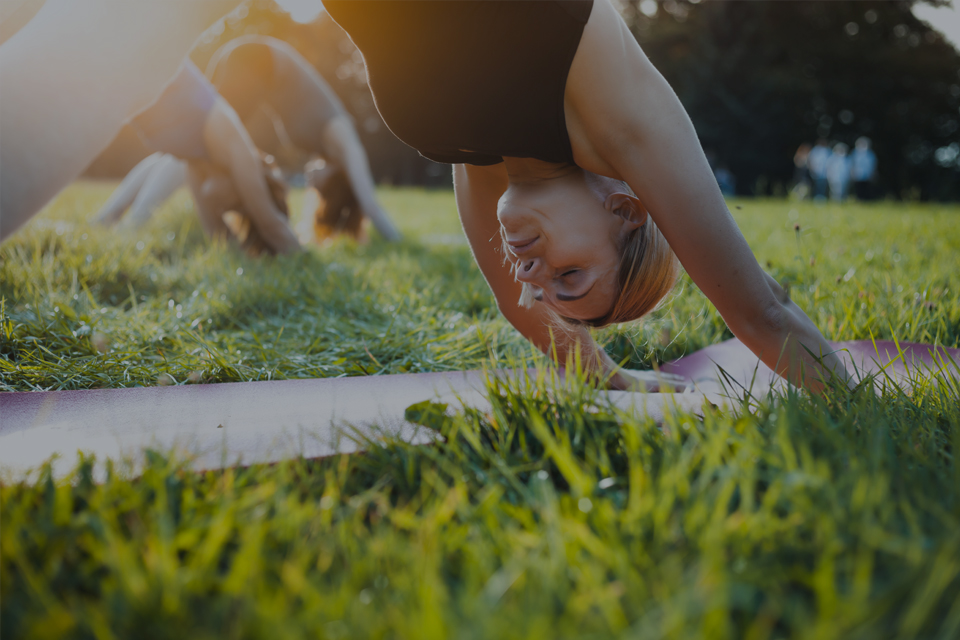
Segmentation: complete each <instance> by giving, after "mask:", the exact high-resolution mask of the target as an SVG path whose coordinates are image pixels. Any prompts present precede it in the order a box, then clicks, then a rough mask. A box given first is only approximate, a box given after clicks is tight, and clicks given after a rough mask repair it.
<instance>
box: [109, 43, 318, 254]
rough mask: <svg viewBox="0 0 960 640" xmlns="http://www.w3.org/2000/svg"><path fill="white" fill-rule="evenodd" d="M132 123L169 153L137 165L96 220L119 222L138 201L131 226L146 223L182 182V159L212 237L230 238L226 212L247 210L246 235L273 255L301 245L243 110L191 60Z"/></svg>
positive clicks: (147, 141)
mask: <svg viewBox="0 0 960 640" xmlns="http://www.w3.org/2000/svg"><path fill="white" fill-rule="evenodd" d="M131 125H132V126H133V128H134V129H135V130H136V131H137V132H138V133H139V134H140V137H141V138H142V139H143V141H144V143H145V144H146V145H147V146H148V147H149V148H151V149H153V150H155V151H157V152H158V153H160V154H166V155H154V156H150V157H148V158H147V159H146V160H144V161H143V162H141V163H140V164H139V165H138V166H137V167H135V168H134V170H133V171H131V172H130V174H128V176H127V178H126V179H125V180H124V182H123V183H122V184H121V186H120V188H119V189H118V190H117V192H116V193H115V194H114V197H111V199H110V200H109V201H108V202H107V203H106V205H105V206H104V208H103V209H102V210H101V212H100V213H99V214H98V215H97V219H98V220H99V221H101V222H106V223H109V222H115V221H117V220H119V219H120V216H122V215H123V212H124V210H125V209H126V208H127V207H128V206H129V205H130V204H131V203H132V204H133V205H135V206H134V211H133V212H132V224H133V225H134V226H137V225H140V224H143V223H144V222H146V219H147V218H148V217H149V215H150V212H151V210H152V208H153V207H155V206H156V205H157V204H159V202H162V199H165V197H166V196H169V194H170V192H171V190H172V189H173V188H176V183H177V180H178V179H181V180H182V176H183V170H182V167H180V166H178V163H177V162H176V161H175V160H176V159H178V160H181V161H183V162H185V163H186V165H187V171H186V177H187V180H188V182H189V183H190V186H191V189H192V191H193V194H194V200H195V201H196V204H197V211H198V213H199V214H200V220H201V223H202V225H203V228H204V231H205V232H206V233H207V234H208V235H210V236H212V237H226V236H228V235H230V231H231V230H230V229H229V227H228V224H227V221H226V220H225V219H224V213H226V212H227V211H231V210H232V211H243V215H244V218H245V219H248V220H249V223H250V225H249V228H248V230H247V234H246V235H251V234H253V235H256V236H258V237H259V238H261V239H262V244H263V245H264V247H265V248H266V249H267V250H268V251H271V252H275V253H285V252H290V251H294V250H296V249H298V248H299V246H300V244H299V242H298V240H297V238H296V236H295V235H294V233H293V230H292V229H291V228H290V225H289V223H288V218H287V215H286V208H285V205H281V203H280V202H278V200H277V199H276V198H275V197H274V192H275V189H274V190H273V191H271V186H270V184H269V183H268V181H269V179H270V177H269V176H270V174H271V171H272V167H270V166H266V167H265V166H264V161H263V160H261V156H260V152H259V150H258V149H257V148H256V146H255V145H254V144H253V141H252V140H251V139H250V136H249V134H248V133H247V130H246V129H245V128H244V126H243V123H242V122H241V121H240V118H239V117H238V116H237V114H236V112H235V111H234V110H233V109H232V108H231V107H230V105H229V104H227V103H226V101H225V100H224V99H223V98H221V97H220V96H219V95H218V94H217V92H216V90H215V89H214V88H213V86H212V85H211V84H210V83H209V81H207V79H206V78H205V77H204V76H203V74H202V73H200V70H199V69H197V67H196V65H194V64H193V63H192V62H189V61H187V62H185V63H184V65H183V66H182V68H181V70H180V72H179V73H178V74H177V76H176V77H175V78H174V80H173V81H172V82H171V83H170V84H169V85H168V86H167V87H166V89H164V91H163V93H162V94H161V95H160V97H159V98H158V99H157V101H156V102H155V103H154V104H152V105H151V106H150V108H148V109H147V110H146V111H144V112H143V113H141V114H140V115H138V116H137V117H136V118H134V119H133V120H132V121H131ZM257 244H258V245H259V242H258V243H257Z"/></svg>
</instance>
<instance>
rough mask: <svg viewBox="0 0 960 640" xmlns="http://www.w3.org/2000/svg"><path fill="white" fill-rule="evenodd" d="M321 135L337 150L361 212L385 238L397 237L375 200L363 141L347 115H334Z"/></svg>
mask: <svg viewBox="0 0 960 640" xmlns="http://www.w3.org/2000/svg"><path fill="white" fill-rule="evenodd" d="M324 139H325V141H326V142H327V145H328V146H329V147H330V148H331V149H332V150H334V151H335V153H336V154H337V156H338V157H337V158H336V160H337V162H338V163H339V164H340V165H341V166H342V167H343V169H344V171H345V172H346V174H347V179H348V180H349V181H350V187H351V188H352V189H353V193H354V195H355V196H356V197H357V201H358V202H359V203H360V208H361V209H362V210H363V215H365V216H367V217H368V218H370V220H371V222H373V226H375V227H376V228H377V231H379V232H380V235H382V236H383V237H384V238H386V239H387V240H391V241H395V240H399V239H400V232H399V231H397V228H396V227H395V226H394V224H393V222H392V221H391V220H390V216H388V215H387V212H386V211H384V210H383V207H381V206H380V203H379V202H377V196H376V193H375V188H376V187H375V186H374V183H373V175H372V174H371V173H370V163H369V162H368V161H367V153H366V151H364V149H363V143H361V142H360V138H359V136H357V132H356V131H354V129H353V124H351V123H350V120H349V119H348V118H347V117H346V116H338V117H336V118H334V119H333V120H331V121H330V122H329V123H328V124H327V127H326V130H325V131H324Z"/></svg>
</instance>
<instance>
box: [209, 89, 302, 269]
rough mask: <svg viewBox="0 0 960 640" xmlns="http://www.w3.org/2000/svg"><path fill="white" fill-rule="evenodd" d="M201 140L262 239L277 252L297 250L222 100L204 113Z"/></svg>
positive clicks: (248, 143)
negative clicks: (223, 171)
mask: <svg viewBox="0 0 960 640" xmlns="http://www.w3.org/2000/svg"><path fill="white" fill-rule="evenodd" d="M204 141H205V143H206V146H207V149H208V151H209V153H210V156H211V160H212V161H213V162H214V163H216V164H218V165H220V166H221V167H224V168H226V169H227V171H228V173H229V174H230V177H231V179H232V180H233V183H234V186H235V188H236V190H237V194H238V195H239V196H240V200H241V201H242V203H243V206H244V210H245V211H246V212H247V214H248V215H249V216H250V222H251V223H252V224H253V225H254V226H255V227H256V229H257V231H258V232H259V233H260V235H261V236H262V237H263V239H264V241H265V242H266V243H267V244H268V245H269V246H270V247H271V248H272V249H273V250H274V251H277V252H278V253H288V252H291V251H296V250H297V249H299V248H300V243H299V242H298V241H297V237H296V235H295V234H294V233H293V229H291V228H290V225H289V221H288V220H287V218H286V216H284V215H283V213H281V212H280V211H279V210H278V209H277V207H276V206H274V204H273V199H272V198H271V196H270V190H269V187H268V186H267V181H266V179H265V178H264V176H263V165H262V162H261V160H260V154H259V151H257V148H256V147H255V146H254V144H253V141H252V140H250V137H249V135H248V134H247V133H246V130H245V129H244V128H243V124H242V123H241V122H240V119H239V118H238V117H237V115H236V113H234V112H233V109H232V108H230V106H229V105H228V104H227V103H226V102H225V101H224V100H223V99H219V100H217V103H216V104H215V105H214V107H213V109H211V111H210V114H209V115H208V116H207V123H206V125H205V127H204Z"/></svg>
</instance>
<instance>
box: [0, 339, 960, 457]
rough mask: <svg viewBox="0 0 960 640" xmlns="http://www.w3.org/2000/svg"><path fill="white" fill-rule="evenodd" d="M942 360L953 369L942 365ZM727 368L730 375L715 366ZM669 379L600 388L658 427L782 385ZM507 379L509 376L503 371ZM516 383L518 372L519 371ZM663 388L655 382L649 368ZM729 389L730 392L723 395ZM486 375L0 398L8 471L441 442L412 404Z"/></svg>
mask: <svg viewBox="0 0 960 640" xmlns="http://www.w3.org/2000/svg"><path fill="white" fill-rule="evenodd" d="M837 347H838V348H845V349H847V352H845V354H844V355H845V357H847V358H848V359H849V360H850V361H852V362H853V363H856V366H857V368H858V369H859V370H861V371H864V372H873V373H875V372H878V371H880V370H881V368H883V367H886V370H887V371H888V373H889V375H891V376H892V377H894V378H895V379H897V380H899V381H901V383H908V382H909V372H911V371H916V370H921V371H924V376H929V375H931V373H936V372H939V373H941V374H946V373H950V374H952V375H957V368H956V366H955V364H953V363H951V362H950V359H951V358H952V360H953V362H954V363H960V349H942V348H940V349H939V350H936V351H935V350H933V348H932V347H930V346H928V345H917V344H904V343H900V347H901V349H902V355H901V354H900V353H899V352H898V351H897V349H896V347H895V346H894V345H893V343H889V342H880V343H877V349H876V350H875V349H874V346H873V344H872V343H869V342H852V343H839V344H838V345H837ZM944 361H945V362H946V365H947V367H946V369H945V370H944V371H941V368H942V367H943V365H944ZM718 365H719V366H720V367H722V368H723V370H724V371H725V372H726V374H727V378H723V377H722V376H721V375H720V373H719V370H718ZM660 371H661V373H662V374H667V375H661V376H660V378H661V380H663V379H666V381H667V382H669V383H670V384H673V385H675V387H676V388H677V389H678V390H681V389H682V390H683V393H627V392H620V391H610V392H601V393H603V394H605V395H606V396H607V398H609V399H610V401H611V402H613V403H614V404H615V405H617V406H618V407H619V408H621V409H623V410H625V411H629V412H634V413H636V414H639V415H643V416H646V417H650V418H652V419H654V420H657V421H659V420H662V419H663V416H664V414H665V413H666V412H668V411H670V410H671V409H672V408H674V407H676V408H681V409H685V410H691V411H696V410H698V409H699V408H700V407H702V406H703V403H704V401H709V402H711V403H713V404H722V403H723V402H724V398H725V394H726V393H727V392H726V391H725V388H726V389H728V390H731V391H732V392H733V393H732V394H731V395H742V394H738V393H737V391H738V387H741V388H750V389H751V390H752V393H753V394H754V395H755V396H756V395H758V394H762V393H764V392H766V391H767V390H768V389H770V387H771V386H772V385H773V384H775V383H776V382H777V381H778V380H779V378H777V377H776V376H775V375H774V374H773V372H772V371H770V369H768V368H767V367H765V366H764V365H762V364H760V363H759V361H758V360H757V358H756V356H754V355H753V354H751V353H750V352H749V351H748V350H747V349H746V348H745V347H744V346H743V345H742V344H741V343H740V342H738V341H737V340H729V341H727V342H724V343H721V344H717V345H713V346H710V347H707V348H706V349H702V350H701V351H697V352H696V353H693V354H691V355H689V356H685V357H683V358H680V359H679V360H677V361H675V362H671V363H667V364H664V365H663V366H662V367H661V368H660ZM500 375H511V374H510V373H509V372H501V373H500ZM513 375H516V374H513ZM644 375H645V377H647V378H648V379H652V380H655V379H656V378H657V374H654V373H652V372H644ZM724 384H725V385H726V387H724ZM484 391H485V387H484V377H483V374H482V373H481V372H478V371H467V372H451V373H425V374H402V375H389V376H371V377H356V378H336V379H330V378H327V379H310V380H284V381H272V382H240V383H228V384H208V385H189V386H177V387H138V388H131V389H94V390H88V391H45V392H24V393H2V394H0V471H2V472H3V473H4V474H6V475H8V476H9V475H10V474H13V475H17V474H20V473H22V472H24V471H25V470H27V469H30V468H35V467H36V466H37V465H39V464H41V463H42V462H43V461H45V460H47V459H48V458H50V456H52V455H54V454H59V456H60V458H59V459H58V460H57V461H55V463H54V470H55V472H56V473H57V475H63V474H65V473H67V472H68V471H69V470H70V469H71V468H72V467H73V465H74V464H75V462H76V453H77V451H85V452H88V453H93V454H96V455H97V457H98V459H101V460H102V459H104V458H114V459H119V458H121V457H128V458H130V459H131V460H133V461H134V463H136V461H137V460H138V459H139V458H140V456H142V451H143V449H144V448H145V447H154V448H157V449H160V450H170V449H177V450H181V451H185V452H187V453H188V454H189V455H190V456H192V465H193V467H194V468H196V469H212V468H219V467H221V466H224V465H232V464H250V463H258V462H275V461H278V460H283V459H288V458H291V457H296V456H304V457H319V456H325V455H331V454H334V453H338V452H340V453H348V452H352V451H356V450H357V449H358V448H360V447H362V446H363V439H364V438H379V437H381V436H382V435H384V434H388V435H391V436H395V437H399V438H402V439H404V440H406V441H408V442H413V443H428V442H431V441H432V440H433V439H434V438H435V437H437V436H436V434H435V433H434V432H432V431H430V430H429V429H426V428H424V427H420V426H418V425H415V424H411V423H409V422H407V421H406V420H404V410H405V409H406V408H407V407H408V406H410V405H411V404H414V403H416V402H421V401H423V400H431V399H433V400H438V401H441V402H446V403H448V404H450V405H452V407H453V408H457V407H460V406H464V405H466V406H472V407H476V408H479V409H486V408H487V407H489V402H488V400H487V399H486V397H485V393H484Z"/></svg>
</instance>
